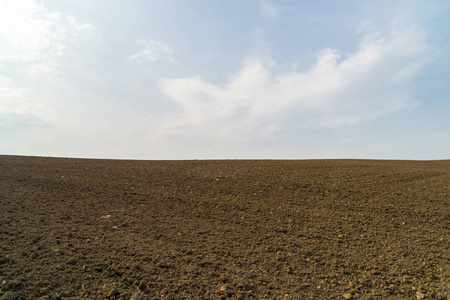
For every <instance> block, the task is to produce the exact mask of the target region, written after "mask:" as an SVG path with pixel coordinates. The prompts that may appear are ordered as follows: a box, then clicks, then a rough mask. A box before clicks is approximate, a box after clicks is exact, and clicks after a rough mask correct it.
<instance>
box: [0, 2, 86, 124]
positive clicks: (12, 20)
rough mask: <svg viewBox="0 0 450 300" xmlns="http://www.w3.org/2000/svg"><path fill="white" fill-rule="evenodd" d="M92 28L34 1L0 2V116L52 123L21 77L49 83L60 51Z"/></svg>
mask: <svg viewBox="0 0 450 300" xmlns="http://www.w3.org/2000/svg"><path fill="white" fill-rule="evenodd" d="M94 30H95V27H94V26H93V25H91V24H81V23H78V22H77V21H76V20H75V19H74V18H73V17H71V16H69V15H64V14H60V13H53V12H49V11H48V10H47V9H46V8H45V7H44V6H43V5H41V4H39V3H38V2H36V1H34V0H0V66H1V69H0V115H2V116H6V115H9V116H12V115H15V116H17V117H18V120H22V121H23V122H28V121H30V120H31V121H32V122H34V121H35V120H39V121H42V122H52V120H53V119H54V112H52V111H53V110H52V108H51V107H48V104H46V101H45V99H39V98H38V97H37V93H36V91H35V90H33V88H32V87H30V86H28V85H27V84H26V83H24V81H26V80H27V78H28V80H29V81H30V82H40V83H42V82H45V81H48V82H51V83H52V84H53V82H54V80H56V79H57V78H58V72H59V67H60V63H59V61H58V59H59V58H60V57H62V56H63V55H64V53H65V49H66V48H67V47H68V46H70V43H72V42H75V41H78V40H79V38H80V37H88V36H89V35H91V34H92V33H93V31H94Z"/></svg>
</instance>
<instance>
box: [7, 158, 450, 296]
mask: <svg viewBox="0 0 450 300" xmlns="http://www.w3.org/2000/svg"><path fill="white" fill-rule="evenodd" d="M0 205H1V210H0V289H1V291H2V292H3V296H2V297H1V298H0V299H1V300H3V299H126V300H129V299H134V300H137V299H227V298H230V299H418V300H420V299H450V230H449V229H450V228H449V227H450V226H449V222H450V161H368V160H280V161H276V160H242V161H240V160H229V161H212V160H211V161H126V160H122V161H121V160H88V159H67V158H38V157H19V156H0Z"/></svg>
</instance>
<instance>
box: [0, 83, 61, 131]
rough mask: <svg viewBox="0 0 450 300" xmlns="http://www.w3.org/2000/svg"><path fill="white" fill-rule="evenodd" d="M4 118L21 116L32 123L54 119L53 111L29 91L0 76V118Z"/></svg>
mask: <svg viewBox="0 0 450 300" xmlns="http://www.w3.org/2000/svg"><path fill="white" fill-rule="evenodd" d="M6 116H21V118H24V119H25V120H28V121H29V122H33V123H34V122H42V121H44V120H45V121H51V120H54V119H55V115H54V112H53V110H51V109H50V108H48V107H46V106H45V105H44V104H43V103H41V102H40V101H38V100H36V99H35V98H34V97H33V93H32V91H31V90H29V89H27V88H23V87H20V86H17V85H14V83H13V82H12V80H11V79H10V78H6V77H2V76H0V117H2V118H5V117H6Z"/></svg>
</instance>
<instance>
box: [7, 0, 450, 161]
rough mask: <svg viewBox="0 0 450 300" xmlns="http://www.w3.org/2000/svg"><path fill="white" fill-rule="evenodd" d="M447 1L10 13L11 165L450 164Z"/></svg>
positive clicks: (28, 5) (193, 3)
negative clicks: (27, 160) (24, 158)
mask: <svg viewBox="0 0 450 300" xmlns="http://www.w3.org/2000/svg"><path fill="white" fill-rule="evenodd" d="M449 14H450V2H449V1H446V0H442V1H438V0H434V1H433V0H432V1H421V0H417V1H414V0H408V1H402V0H396V1H391V0H386V1H384V0H361V1H350V0H320V1H306V0H302V1H298V0H285V1H282V0H279V1H275V0H267V1H265V0H248V1H240V0H239V1H238V0H236V1H234V0H230V1H224V0H220V1H219V0H211V1H200V0H173V1H169V0H96V1H92V0H65V1H61V0H0V154H15V155H39V156H64V157H90V158H127V159H203V158H204V159H211V158H300V159H304V158H376V159H379V158H387V159H448V158H450V157H449V156H450V31H449V30H448V28H450V19H449V18H448V16H449Z"/></svg>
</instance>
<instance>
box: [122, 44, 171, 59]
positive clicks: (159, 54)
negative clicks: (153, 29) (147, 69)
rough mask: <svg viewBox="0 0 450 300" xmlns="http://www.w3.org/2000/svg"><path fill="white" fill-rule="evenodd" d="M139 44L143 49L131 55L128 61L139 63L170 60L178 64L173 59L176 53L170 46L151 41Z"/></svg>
mask: <svg viewBox="0 0 450 300" xmlns="http://www.w3.org/2000/svg"><path fill="white" fill-rule="evenodd" d="M138 44H139V45H140V46H141V49H140V50H139V51H138V52H136V53H135V54H132V55H130V56H129V57H128V59H130V60H134V61H138V62H143V61H150V62H155V61H159V60H168V61H170V62H173V63H176V60H175V59H174V58H173V54H174V51H173V49H172V47H170V45H169V44H167V43H165V42H159V41H150V40H141V41H139V42H138Z"/></svg>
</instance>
